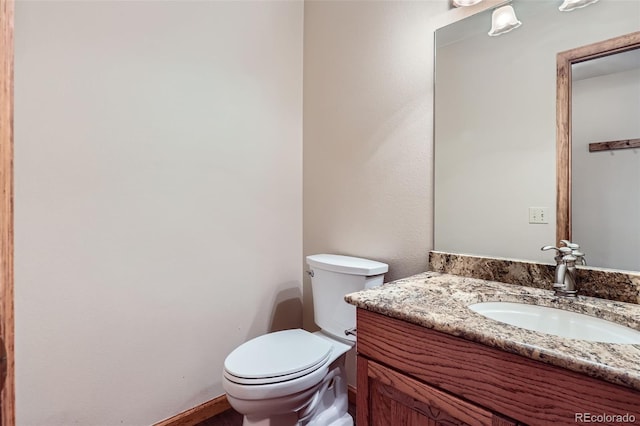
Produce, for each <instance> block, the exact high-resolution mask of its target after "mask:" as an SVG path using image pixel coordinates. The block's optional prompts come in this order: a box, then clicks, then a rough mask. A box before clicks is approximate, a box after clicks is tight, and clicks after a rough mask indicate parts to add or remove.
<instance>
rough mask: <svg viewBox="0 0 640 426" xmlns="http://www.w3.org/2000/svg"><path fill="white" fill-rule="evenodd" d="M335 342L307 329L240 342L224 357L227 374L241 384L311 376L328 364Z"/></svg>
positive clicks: (284, 380) (225, 373)
mask: <svg viewBox="0 0 640 426" xmlns="http://www.w3.org/2000/svg"><path fill="white" fill-rule="evenodd" d="M332 350H333V345H332V344H331V343H330V342H328V341H327V340H325V339H322V338H320V337H318V336H315V335H314V334H311V333H309V332H307V331H305V330H301V329H294V330H284V331H278V332H275V333H269V334H265V335H263V336H259V337H256V338H255V339H252V340H249V341H248V342H246V343H244V344H242V345H240V346H239V347H238V348H236V349H235V350H234V351H233V352H231V353H230V354H229V356H227V358H226V359H225V361H224V376H225V378H227V379H228V380H229V381H231V382H234V383H237V384H241V385H269V384H276V383H282V382H286V381H290V380H294V379H297V378H300V377H303V376H307V375H309V374H311V373H313V372H314V371H316V370H318V369H319V368H321V367H322V366H324V365H325V364H326V363H327V361H328V360H329V358H330V357H331V353H332Z"/></svg>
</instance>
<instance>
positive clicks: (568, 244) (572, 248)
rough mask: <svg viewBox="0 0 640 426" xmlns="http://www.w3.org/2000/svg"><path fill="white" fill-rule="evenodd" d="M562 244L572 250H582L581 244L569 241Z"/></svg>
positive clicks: (562, 241) (563, 241)
mask: <svg viewBox="0 0 640 426" xmlns="http://www.w3.org/2000/svg"><path fill="white" fill-rule="evenodd" d="M560 242H561V243H562V244H564V245H565V246H567V247H569V248H570V249H571V250H578V249H579V248H580V244H577V243H572V242H571V241H569V240H560Z"/></svg>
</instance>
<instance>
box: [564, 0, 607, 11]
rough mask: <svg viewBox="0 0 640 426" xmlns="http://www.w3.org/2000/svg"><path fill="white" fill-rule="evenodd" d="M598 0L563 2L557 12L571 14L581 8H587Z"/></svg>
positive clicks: (568, 0) (570, 0)
mask: <svg viewBox="0 0 640 426" xmlns="http://www.w3.org/2000/svg"><path fill="white" fill-rule="evenodd" d="M597 1H598V0H564V1H563V2H562V4H561V5H560V7H559V8H558V10H560V11H561V12H571V11H572V10H576V9H580V8H581V7H585V6H589V5H590V4H593V3H595V2H597Z"/></svg>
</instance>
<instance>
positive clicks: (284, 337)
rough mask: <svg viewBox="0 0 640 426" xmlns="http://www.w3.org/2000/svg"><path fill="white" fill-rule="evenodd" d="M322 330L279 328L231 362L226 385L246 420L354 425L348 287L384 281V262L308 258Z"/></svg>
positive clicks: (276, 425)
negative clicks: (347, 365)
mask: <svg viewBox="0 0 640 426" xmlns="http://www.w3.org/2000/svg"><path fill="white" fill-rule="evenodd" d="M307 264H308V265H309V271H308V273H309V275H310V276H311V289H312V293H313V306H314V311H315V316H314V319H315V322H316V324H317V325H318V326H319V327H320V328H321V330H320V331H317V332H315V333H310V332H308V331H305V330H302V329H294V330H284V331H277V332H274V333H269V334H265V335H263V336H259V337H256V338H255V339H252V340H249V341H248V342H245V343H243V344H242V345H240V346H239V347H237V348H236V349H235V350H234V351H233V352H231V353H230V354H229V356H227V358H226V359H225V361H224V371H223V375H222V385H223V387H224V390H225V392H226V393H227V400H228V401H229V403H230V404H231V406H232V407H233V408H234V409H235V410H236V411H238V412H239V413H241V414H243V415H244V421H243V426H298V425H300V426H302V425H304V426H353V419H352V418H351V416H350V415H349V413H347V409H348V405H349V402H348V398H347V375H346V371H345V358H346V353H347V351H349V349H351V348H353V346H354V345H355V335H354V334H347V333H346V332H347V331H350V330H351V331H352V330H354V328H355V325H356V312H355V307H354V306H352V305H350V304H348V303H346V302H345V301H344V296H345V294H347V293H352V292H355V291H359V290H363V289H365V288H371V287H375V286H378V285H381V284H382V283H383V280H384V274H385V273H386V272H387V271H388V269H389V267H388V265H386V264H385V263H381V262H376V261H373V260H367V259H361V258H357V257H350V256H340V255H335V254H316V255H312V256H307Z"/></svg>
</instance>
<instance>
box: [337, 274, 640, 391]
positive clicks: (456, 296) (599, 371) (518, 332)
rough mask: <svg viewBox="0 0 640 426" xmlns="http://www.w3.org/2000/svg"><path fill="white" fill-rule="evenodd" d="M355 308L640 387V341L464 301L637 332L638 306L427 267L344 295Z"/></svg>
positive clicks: (637, 388)
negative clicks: (512, 321) (555, 311)
mask: <svg viewBox="0 0 640 426" xmlns="http://www.w3.org/2000/svg"><path fill="white" fill-rule="evenodd" d="M345 300H346V301H347V302H349V303H351V304H353V305H355V306H357V307H359V308H362V309H366V310H369V311H373V312H377V313H380V314H383V315H386V316H389V317H392V318H397V319H401V320H404V321H407V322H410V323H413V324H417V325H420V326H423V327H426V328H430V329H433V330H437V331H441V332H443V333H447V334H450V335H453V336H458V337H461V338H464V339H466V340H470V341H473V342H478V343H482V344H485V345H487V346H491V347H495V348H498V349H501V350H504V351H506V352H511V353H515V354H518V355H522V356H525V357H528V358H531V359H534V360H537V361H541V362H544V363H547V364H551V365H555V366H558V367H562V368H566V369H569V370H573V371H576V372H580V373H584V374H587V375H589V376H591V377H595V378H599V379H602V380H606V381H609V382H612V383H616V384H619V385H622V386H626V387H630V388H633V389H636V390H639V391H640V345H628V344H611V343H596V342H587V341H583V340H574V339H568V338H563V337H558V336H553V335H549V334H544V333H539V332H535V331H529V330H525V329H522V328H519V327H515V326H511V325H508V324H504V323H501V322H498V321H495V320H492V319H489V318H486V317H484V316H482V315H480V314H478V313H475V312H473V311H472V310H470V309H469V308H468V307H467V306H468V305H471V304H473V303H478V302H487V301H505V302H519V303H530V304H537V305H542V306H549V307H561V308H562V309H566V310H569V311H574V312H579V313H584V314H587V315H592V316H596V317H599V318H603V319H607V320H611V321H615V322H617V323H619V324H623V325H627V326H629V327H631V328H634V329H636V330H640V305H637V304H630V303H623V302H616V301H611V300H604V299H596V298H591V297H585V296H579V297H577V298H576V299H575V300H571V299H567V298H559V297H556V296H554V295H553V292H551V291H549V290H544V289H539V288H532V287H525V286H519V285H512V284H504V283H498V282H494V281H486V280H481V279H477V278H467V277H460V276H457V275H449V274H443V273H439V272H424V273H422V274H418V275H414V276H412V277H408V278H405V279H401V280H397V281H394V282H392V283H388V284H385V285H383V286H380V287H376V288H372V289H369V290H364V291H360V292H357V293H351V294H348V295H347V296H346V297H345Z"/></svg>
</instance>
